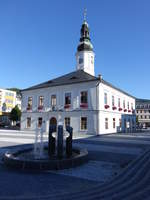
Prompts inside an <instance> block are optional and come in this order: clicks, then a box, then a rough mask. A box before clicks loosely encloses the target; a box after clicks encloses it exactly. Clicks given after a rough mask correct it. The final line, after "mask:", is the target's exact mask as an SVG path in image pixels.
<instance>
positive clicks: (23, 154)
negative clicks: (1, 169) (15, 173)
mask: <svg viewBox="0 0 150 200" xmlns="http://www.w3.org/2000/svg"><path fill="white" fill-rule="evenodd" d="M43 133H44V131H43V128H42V127H41V128H37V129H36V135H35V142H34V145H33V147H30V146H29V145H27V146H26V147H23V146H22V147H20V148H19V149H18V148H17V150H14V151H12V152H9V153H8V152H7V153H5V154H4V157H3V161H4V164H5V165H6V166H7V167H11V168H16V169H27V170H60V169H67V168H72V167H76V166H78V165H81V164H83V163H85V162H87V161H88V152H87V150H85V149H80V148H73V147H72V136H73V129H72V127H70V126H67V127H66V130H64V129H63V126H62V125H58V127H57V126H54V125H53V126H50V127H49V137H48V145H45V143H44V142H43Z"/></svg>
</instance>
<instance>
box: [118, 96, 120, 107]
mask: <svg viewBox="0 0 150 200" xmlns="http://www.w3.org/2000/svg"><path fill="white" fill-rule="evenodd" d="M118 107H119V108H120V98H118Z"/></svg>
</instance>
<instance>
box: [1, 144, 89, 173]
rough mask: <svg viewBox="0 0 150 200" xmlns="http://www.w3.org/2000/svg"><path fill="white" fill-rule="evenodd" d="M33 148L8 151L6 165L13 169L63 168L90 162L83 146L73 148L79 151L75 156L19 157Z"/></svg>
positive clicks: (42, 169)
mask: <svg viewBox="0 0 150 200" xmlns="http://www.w3.org/2000/svg"><path fill="white" fill-rule="evenodd" d="M32 149H33V148H31V147H28V148H21V147H20V149H18V148H17V150H12V151H9V152H6V153H5V154H4V156H3V162H4V165H5V166H7V167H9V168H13V169H22V170H40V171H44V170H62V169H68V168H74V167H77V166H80V165H82V164H84V163H86V162H88V151H87V150H86V149H81V148H73V151H74V152H76V153H78V155H76V156H75V157H70V158H63V159H58V160H57V159H54V160H53V159H51V160H49V159H45V160H43V159H41V160H40V159H36V160H31V159H23V158H19V157H17V156H18V155H19V154H21V153H25V152H29V151H31V150H32Z"/></svg>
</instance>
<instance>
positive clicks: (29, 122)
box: [27, 117, 31, 128]
mask: <svg viewBox="0 0 150 200" xmlns="http://www.w3.org/2000/svg"><path fill="white" fill-rule="evenodd" d="M30 127H31V117H27V128H30Z"/></svg>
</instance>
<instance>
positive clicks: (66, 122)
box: [65, 117, 70, 127]
mask: <svg viewBox="0 0 150 200" xmlns="http://www.w3.org/2000/svg"><path fill="white" fill-rule="evenodd" d="M66 126H70V117H65V127H66Z"/></svg>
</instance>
